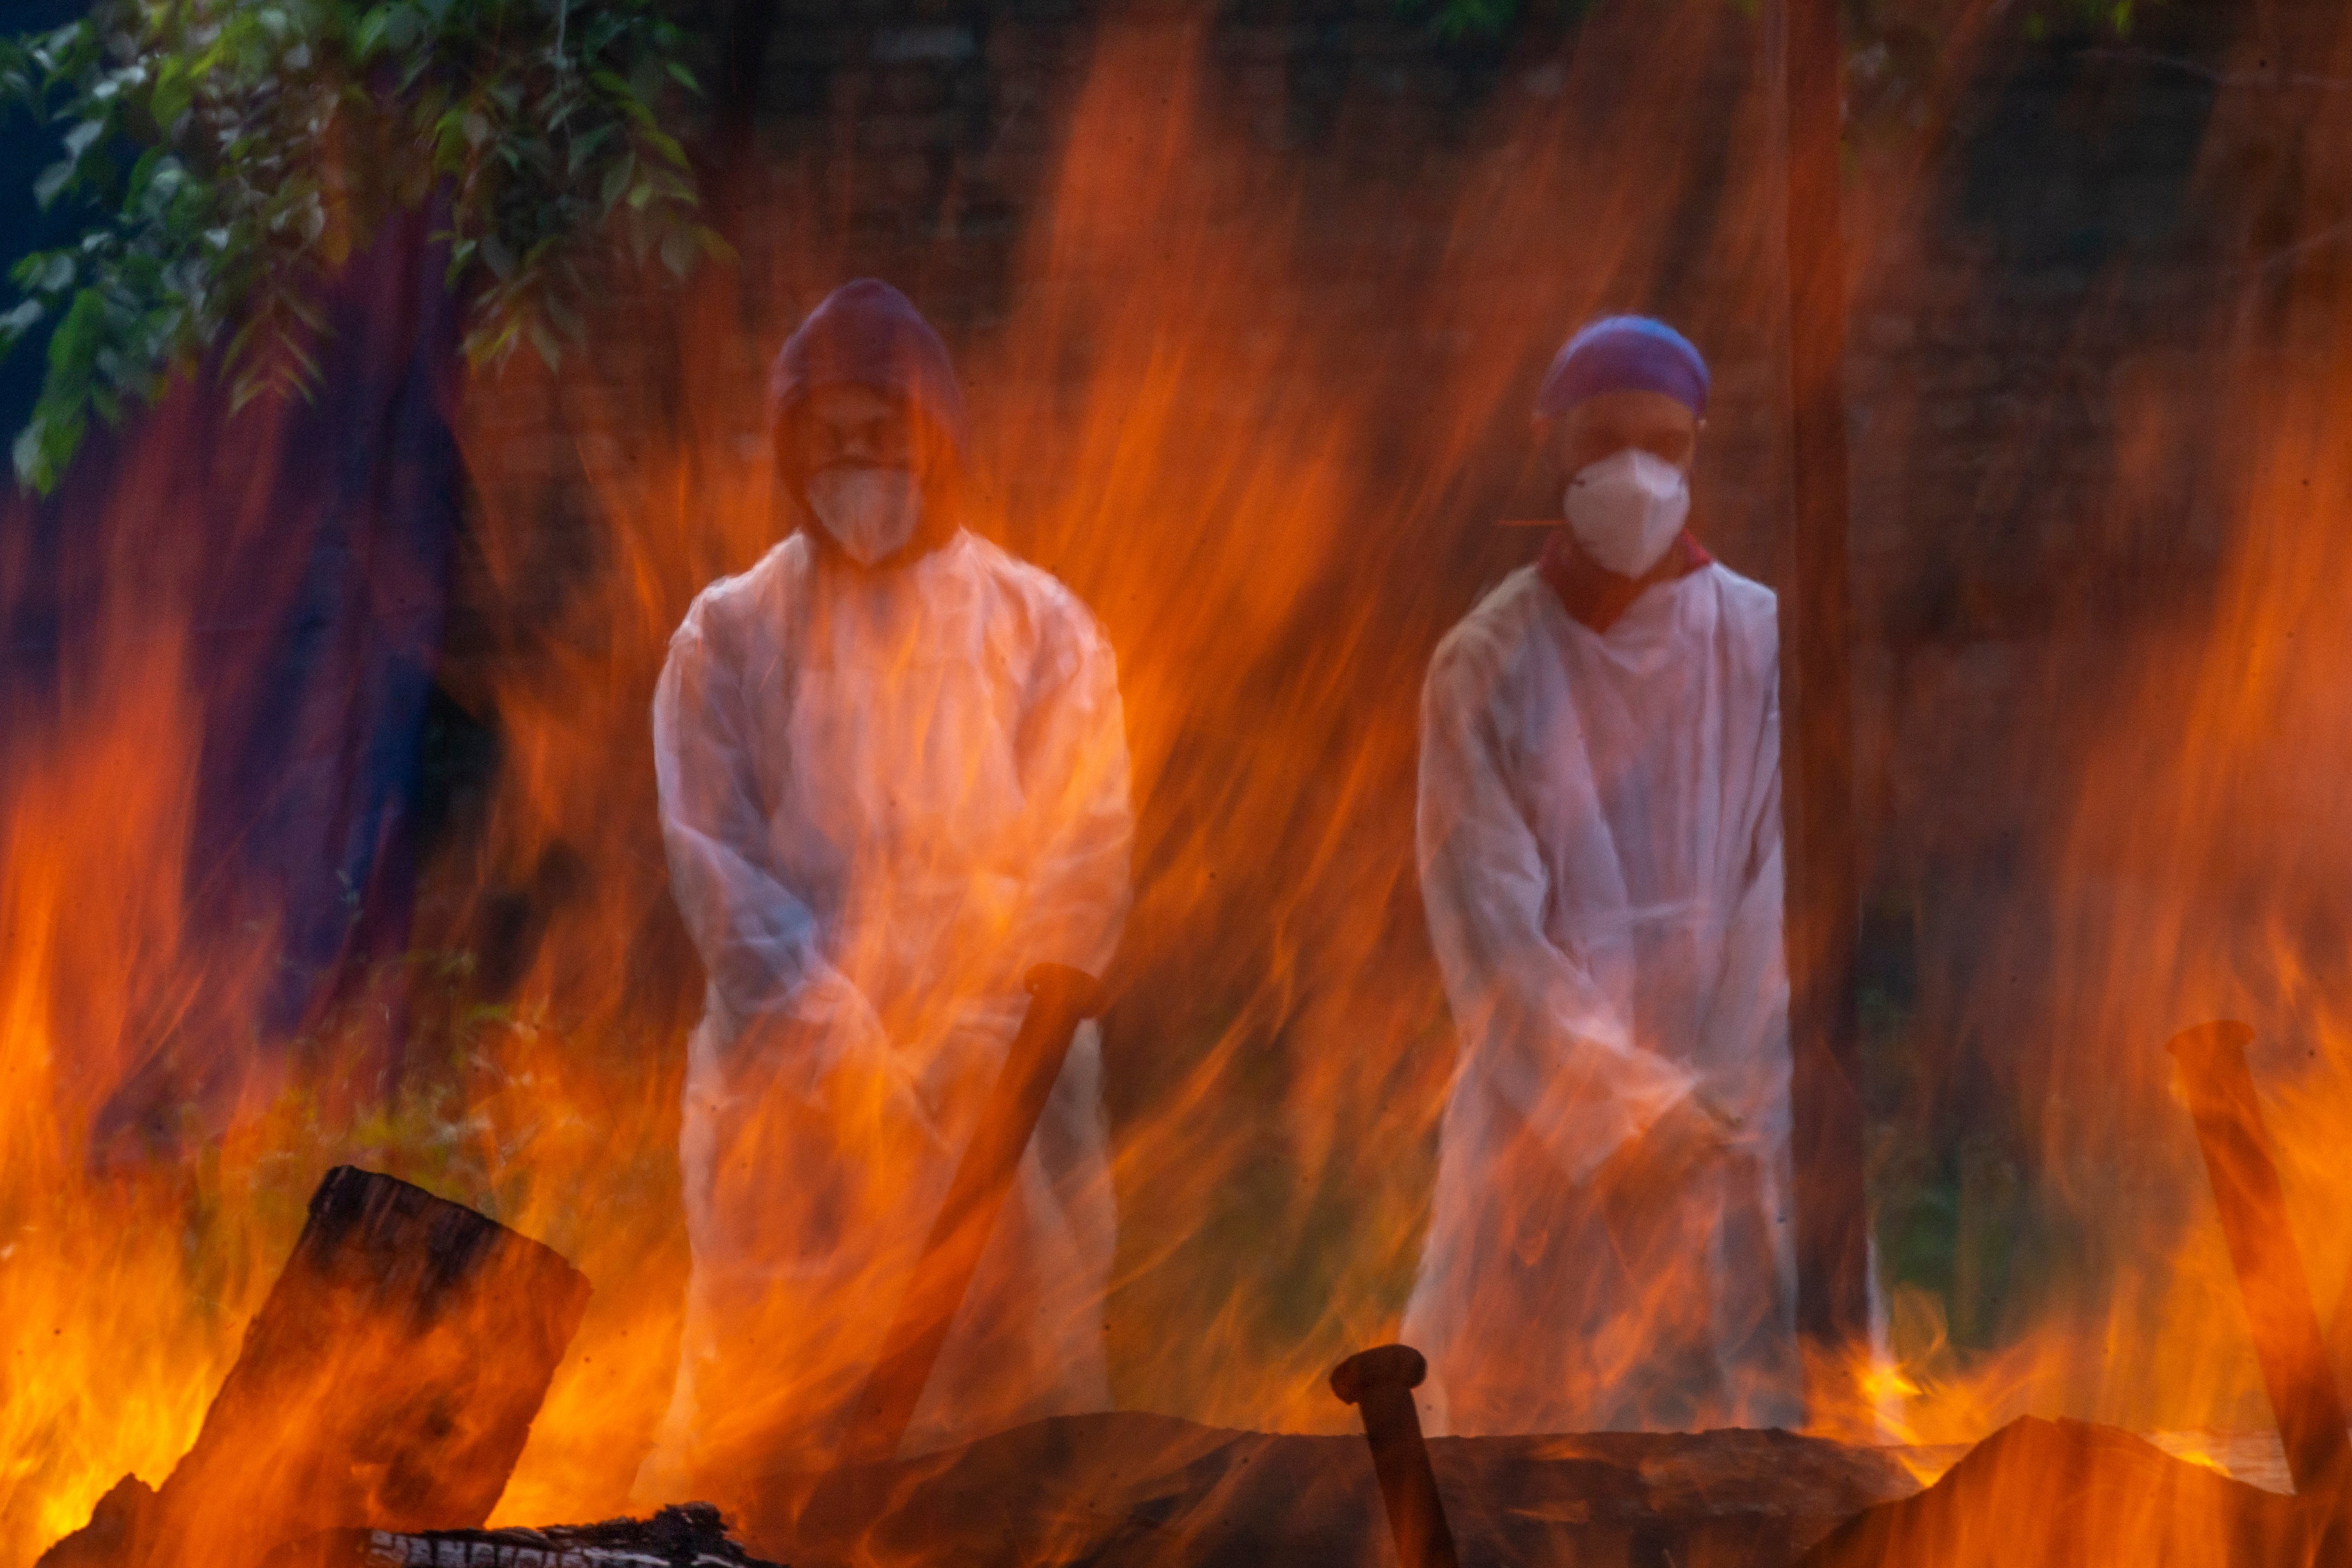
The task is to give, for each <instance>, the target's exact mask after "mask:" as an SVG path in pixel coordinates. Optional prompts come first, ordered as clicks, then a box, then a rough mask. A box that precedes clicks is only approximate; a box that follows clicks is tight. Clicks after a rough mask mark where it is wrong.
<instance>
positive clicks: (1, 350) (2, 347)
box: [0, 300, 47, 358]
mask: <svg viewBox="0 0 2352 1568" xmlns="http://www.w3.org/2000/svg"><path fill="white" fill-rule="evenodd" d="M46 314H47V311H46V310H43V309H42V308H41V302H40V301H39V300H25V301H24V302H23V303H22V304H20V305H18V306H17V307H16V309H15V310H10V311H7V312H6V313H5V314H0V358H5V357H6V356H7V353H8V351H9V350H11V349H13V348H15V347H16V343H17V341H18V340H19V339H21V338H23V337H24V335H25V334H26V332H29V331H32V330H33V329H34V328H35V327H37V326H39V325H40V324H41V318H42V317H43V316H44V315H46Z"/></svg>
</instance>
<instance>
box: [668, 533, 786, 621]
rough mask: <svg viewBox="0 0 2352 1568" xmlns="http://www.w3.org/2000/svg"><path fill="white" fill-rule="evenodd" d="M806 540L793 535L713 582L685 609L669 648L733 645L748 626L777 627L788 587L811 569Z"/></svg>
mask: <svg viewBox="0 0 2352 1568" xmlns="http://www.w3.org/2000/svg"><path fill="white" fill-rule="evenodd" d="M808 553H809V551H808V541H807V540H805V539H803V538H802V537H801V536H800V535H799V534H797V533H795V534H793V536H792V537H790V538H788V539H785V540H783V541H782V542H779V543H777V544H776V545H774V546H773V547H772V548H771V549H770V550H769V552H767V553H766V554H765V555H762V556H761V557H760V559H759V560H758V561H757V562H755V563H752V564H751V566H750V567H748V568H746V569H745V570H743V571H741V572H735V573H730V574H728V575H726V576H724V577H720V578H719V579H717V580H716V581H714V582H712V583H711V584H709V585H708V586H706V587H705V588H704V589H703V590H702V592H700V593H699V594H697V595H695V596H694V603H693V604H691V605H688V606H687V611H686V618H685V619H684V620H682V621H680V622H679V623H678V627H677V631H676V632H675V633H673V634H672V635H671V637H670V646H671V647H673V648H676V647H679V646H680V645H681V644H684V643H688V642H699V643H703V644H708V645H716V646H717V647H721V648H728V647H734V646H735V645H736V643H737V642H738V641H739V640H740V636H741V633H742V631H743V629H744V628H745V627H746V626H751V625H755V624H766V625H772V624H774V620H775V617H776V614H777V610H778V607H779V605H780V604H781V601H782V598H783V597H784V595H785V592H786V589H787V587H788V585H789V584H791V583H792V582H793V580H795V579H796V578H797V577H799V576H800V575H801V574H804V573H805V572H806V571H807V570H808Z"/></svg>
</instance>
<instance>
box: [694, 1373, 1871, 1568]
mask: <svg viewBox="0 0 2352 1568" xmlns="http://www.w3.org/2000/svg"><path fill="white" fill-rule="evenodd" d="M1428 1451H1429V1458H1430V1462H1431V1464H1432V1465H1433V1468H1434V1471H1435V1478H1436V1482H1437V1485H1438V1488H1439V1489H1440V1490H1441V1491H1442V1492H1443V1493H1444V1499H1445V1509H1446V1517H1447V1519H1448V1521H1450V1523H1451V1525H1452V1529H1453V1535H1454V1541H1455V1542H1456V1544H1457V1546H1458V1549H1459V1553H1460V1560H1461V1561H1462V1562H1464V1563H1477V1564H1479V1565H1480V1568H1509V1565H1514V1564H1525V1565H1526V1568H1559V1565H1561V1564H1565V1563H1625V1564H1634V1565H1638V1568H1661V1565H1663V1564H1664V1563H1685V1564H1687V1563H1706V1564H1709V1565H1710V1568H1786V1565H1787V1564H1790V1563H1794V1562H1795V1561H1796V1560H1797V1558H1798V1557H1799V1556H1800V1555H1801V1554H1802V1553H1803V1552H1804V1551H1805V1550H1806V1549H1807V1548H1808V1547H1810V1546H1811V1545H1812V1544H1813V1543H1814V1542H1818V1541H1819V1540H1821V1539H1822V1537H1823V1536H1825V1535H1827V1534H1828V1533H1829V1532H1830V1531H1832V1530H1834V1529H1835V1528H1837V1526H1838V1525H1839V1524H1840V1523H1842V1522H1843V1521H1844V1520H1846V1519H1847V1518H1849V1517H1850V1516H1852V1515H1853V1513H1855V1512H1856V1511H1857V1510H1861V1509H1864V1508H1866V1507H1869V1506H1871V1505H1872V1504H1874V1503H1881V1502H1885V1501H1888V1500H1892V1499H1895V1498H1900V1497H1904V1496H1906V1495H1908V1494H1909V1493H1911V1492H1913V1491H1916V1489H1917V1487H1918V1483H1917V1482H1916V1480H1915V1479H1912V1476H1911V1474H1910V1472H1909V1471H1908V1470H1907V1469H1906V1468H1904V1466H1903V1465H1902V1464H1901V1463H1900V1462H1898V1460H1897V1459H1896V1458H1895V1457H1894V1456H1892V1455H1890V1454H1887V1453H1885V1452H1883V1451H1881V1450H1877V1449H1872V1448H1855V1447H1844V1446H1843V1445H1840V1444H1837V1443H1832V1442H1829V1441H1826V1440H1822V1439H1819V1438H1811V1437H1801V1436H1794V1435H1792V1434H1790V1433H1786V1432H1707V1433H1696V1434H1689V1433H1655V1434H1648V1433H1631V1432H1626V1433H1595V1434H1588V1435H1580V1436H1543V1437H1434V1438H1431V1439H1429V1440H1428ZM816 1479H817V1478H816V1477H814V1476H813V1475H806V1474H800V1475H780V1476H776V1477H773V1478H772V1479H771V1480H770V1481H769V1482H768V1483H767V1484H766V1485H765V1486H763V1487H761V1488H759V1489H755V1490H754V1492H753V1493H752V1495H751V1496H750V1497H748V1498H746V1499H745V1500H742V1501H741V1502H740V1504H738V1505H737V1507H738V1510H739V1511H740V1533H741V1536H742V1539H743V1540H744V1542H746V1544H747V1545H748V1546H749V1547H750V1548H751V1550H752V1551H755V1552H761V1553H764V1554H765V1555H767V1556H770V1557H773V1558H776V1559H778V1560H780V1561H786V1562H791V1563H794V1564H797V1565H799V1568H818V1565H822V1564H827V1563H850V1562H913V1561H923V1562H939V1563H948V1562H1019V1563H1024V1564H1028V1565H1031V1568H1050V1565H1054V1564H1071V1565H1073V1568H1075V1565H1076V1564H1079V1563H1086V1564H1090V1565H1093V1568H1128V1565H1135V1568H1141V1565H1144V1564H1151V1565H1155V1568H1158V1565H1165V1568H1226V1565H1232V1568H1242V1565H1244V1564H1247V1565H1249V1568H1259V1565H1262V1564H1265V1563H1283V1564H1285V1565H1286V1568H1325V1565H1328V1568H1363V1565H1364V1564H1366V1563H1393V1562H1394V1561H1395V1552H1394V1548H1393V1547H1392V1546H1391V1544H1390V1541H1389V1534H1390V1531H1389V1526H1388V1523H1387V1521H1386V1518H1385V1515H1384V1510H1383V1505H1382V1500H1381V1490H1380V1487H1379V1484H1378V1482H1377V1480H1376V1479H1375V1476H1374V1474H1373V1468H1372V1467H1371V1466H1370V1465H1367V1464H1366V1463H1365V1462H1364V1440H1363V1439H1362V1438H1360V1437H1357V1436H1328V1437H1327V1436H1272V1435H1268V1434H1264V1433H1255V1432H1234V1431H1221V1430H1217V1429H1214V1428H1211V1427H1205V1426H1194V1425H1192V1423H1190V1422H1186V1421H1180V1420H1176V1419H1174V1418H1172V1417H1169V1416H1162V1415H1145V1414H1142V1413H1139V1412H1118V1413H1112V1414H1105V1415H1072V1416H1063V1417H1058V1418H1056V1419H1054V1420H1050V1421H1041V1422H1037V1423H1034V1424H1033V1425H1030V1426H1021V1427H1016V1428H1014V1429H1013V1430H1012V1431H1009V1432H1002V1433H999V1434H997V1435H996V1436H992V1437H987V1438H983V1439H982V1440H981V1441H979V1442H976V1443H972V1444H969V1445H966V1446H964V1447H958V1448H951V1449H947V1450H944V1451H942V1452H940V1453H936V1454H929V1455H924V1456H922V1457H919V1458H910V1459H903V1460H898V1461H896V1462H893V1463H890V1464H887V1465H877V1466H869V1467H862V1468H860V1469H859V1470H858V1471H857V1473H856V1486H857V1489H858V1493H859V1496H860V1497H861V1498H862V1499H864V1500H866V1502H867V1504H868V1506H867V1507H866V1509H865V1510H862V1511H861V1512H860V1513H859V1514H858V1515H857V1516H856V1519H855V1520H854V1521H845V1520H844V1519H843V1518H842V1516H839V1515H832V1516H824V1515H822V1514H821V1515H819V1516H817V1517H811V1516H810V1515H809V1514H808V1513H807V1512H806V1511H805V1504H804V1500H805V1499H807V1497H808V1496H809V1494H810V1491H811V1489H813V1488H814V1484H815V1482H816ZM853 1525H854V1528H853V1527H852V1526H853Z"/></svg>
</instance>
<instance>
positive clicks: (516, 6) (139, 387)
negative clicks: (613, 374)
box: [0, 0, 719, 489]
mask: <svg viewBox="0 0 2352 1568" xmlns="http://www.w3.org/2000/svg"><path fill="white" fill-rule="evenodd" d="M682 42H683V39H682V36H681V34H680V33H679V31H678V29H677V27H675V26H672V25H671V24H670V23H669V22H667V20H665V19H664V18H663V17H662V16H660V15H659V14H658V12H657V10H656V6H655V5H654V4H653V3H652V0H594V3H593V4H591V3H588V0H390V3H385V4H373V5H362V4H352V3H350V0H97V4H96V5H94V7H93V9H92V10H91V12H90V14H89V16H87V17H85V18H83V19H82V20H80V21H79V22H76V23H73V24H71V25H70V26H65V27H61V28H59V29H58V30H57V31H55V32H53V33H49V34H47V35H46V36H39V37H24V38H16V39H5V40H0V98H5V99H13V100H17V101H20V102H23V103H26V104H27V105H29V106H30V107H31V108H32V109H33V110H34V111H35V112H36V113H37V114H40V115H43V116H45V117H47V118H48V119H49V120H50V121H53V122H55V123H57V124H58V125H60V126H62V127H63V131H62V134H61V138H60V146H61V151H62V156H61V157H60V158H59V159H58V161H57V162H56V163H52V164H51V165H50V166H49V167H48V168H47V169H46V170H45V171H44V172H43V173H42V174H41V175H40V177H39V179H38V181H37V183H36V186H35V194H36V195H37V197H38V198H39V199H40V201H41V202H42V204H43V205H49V204H51V203H54V202H57V201H58V200H61V199H66V198H68V197H72V198H79V199H85V200H89V201H91V202H93V203H96V204H100V205H99V207H98V210H99V212H100V216H98V217H97V218H95V219H94V220H93V221H92V222H91V224H90V225H89V226H88V227H87V228H86V229H85V230H84V232H83V233H82V234H81V235H80V237H79V238H78V239H77V240H76V241H75V242H73V243H72V244H69V245H66V246H62V247H58V248H57V249H54V250H47V251H42V252H38V253H36V254H34V255H32V256H29V257H26V258H25V259H24V260H23V261H22V262H20V263H19V264H18V265H17V267H16V271H15V274H14V279H15V281H16V285H17V288H18V289H20V290H21V292H22V293H23V296H24V298H23V300H22V301H21V302H20V303H18V304H17V305H16V307H15V308H14V309H13V310H8V311H7V312H5V314H0V353H7V352H8V351H9V350H10V349H11V348H13V347H14V346H15V344H16V342H19V341H20V340H22V339H23V338H24V336H25V335H26V333H27V332H29V331H32V330H34V329H35V328H36V327H37V326H38V325H40V324H41V323H42V322H44V321H54V322H55V323H56V330H55V331H54V333H53V334H52V336H51V338H50V340H49V354H48V365H47V374H46V376H45V379H44V381H43V384H42V388H41V394H40V398H39V401H38V402H37V404H36V405H35V407H34V411H33V416H32V419H31V422H30V423H29V424H28V425H27V426H26V429H25V430H24V432H23V433H22V434H21V435H20V436H18V437H17V438H16V447H15V453H14V456H15V461H16V473H17V475H18V477H19V478H20V479H22V480H23V481H25V482H26V483H27V484H30V485H33V486H35V487H36V488H38V489H48V488H50V487H51V486H53V485H55V484H56V482H57V480H58V477H59V476H60V475H61V474H62V473H63V471H64V469H65V467H66V464H67V463H68V460H69V459H70V458H72V456H73V453H74V451H75V450H76V448H77V447H79V444H80V441H81V438H82V436H83V434H84V432H85V431H86V429H87V428H88V425H89V417H90V416H91V415H92V414H93V413H94V414H96V415H97V416H100V417H102V418H105V419H107V420H110V421H111V420H116V419H120V418H121V416H122V415H123V413H124V412H125V411H126V410H127V409H128V408H129V407H131V406H132V405H135V404H137V403H139V402H142V401H145V400H148V399H152V397H153V396H154V395H156V393H157V392H158V391H159V389H160V388H161V387H162V386H163V384H164V383H165V382H166V381H167V380H168V379H169V378H170V377H171V376H172V375H173V374H175V373H178V372H181V371H183V370H185V369H187V368H188V367H190V366H192V365H193V364H194V363H195V362H196V361H197V360H199V359H200V358H201V357H202V356H203V355H204V353H205V352H206V351H207V350H208V349H209V348H211V347H212V346H213V345H214V344H215V342H217V341H218V340H219V339H220V338H221V337H222V336H223V334H224V333H226V334H227V337H228V341H227V344H226V351H225V353H224V354H223V356H222V357H223V374H225V375H226V377H227V378H228V379H229V382H230V385H231V400H232V403H233V404H234V405H236V406H242V405H244V404H245V403H246V402H247V401H248V400H250V399H251V398H253V397H255V396H257V395H261V394H264V393H278V394H301V393H305V392H307V391H308V390H309V389H310V386H311V385H312V384H313V383H314V382H315V380H316V377H317V374H318V362H317V357H316V345H317V342H318V338H319V333H320V331H321V325H322V324H321V320H320V311H319V309H318V305H317V298H318V286H319V284H320V280H321V279H323V278H325V277H326V276H328V275H329V274H331V272H332V271H333V270H334V269H335V268H338V267H339V266H341V263H342V262H343V260H344V259H345V258H347V257H348V256H349V255H351V254H352V252H353V251H354V250H356V249H358V248H360V247H363V246H365V245H366V244H367V243H368V241H369V238H370V237H371V236H372V234H373V232H374V230H375V228H376V226H378V224H379V223H380V222H381V221H382V220H383V218H384V217H385V216H388V215H389V214H391V213H392V212H394V211H396V210H399V209H404V208H408V209H414V208H416V207H419V206H422V205H425V204H427V203H428V202H431V201H435V200H436V194H437V195H438V198H439V199H441V200H443V201H445V202H446V213H447V215H448V228H447V230H446V236H445V237H446V238H447V239H448V241H449V243H450V264H449V283H450V285H451V287H453V288H464V289H467V290H469V291H470V307H471V309H470V313H469V316H468V326H467V339H466V352H467V356H468V358H469V359H470V360H472V361H473V362H474V363H477V364H479V363H485V362H493V361H498V360H500V359H503V358H504V357H505V356H507V355H508V354H510V353H512V352H513V351H514V350H515V349H516V348H517V347H518V346H520V345H521V344H522V343H525V342H528V343H530V346H531V347H532V348H533V349H535V350H536V351H537V352H538V353H540V354H541V356H543V357H544V358H545V359H546V360H547V362H548V363H549V364H550V365H553V364H554V363H557V362H558V361H559V359H560V358H561V356H562V349H563V344H564V343H565V342H567V341H569V342H578V341H579V340H580V338H581V335H582V331H583V327H582V317H581V304H582V295H583V290H584V289H585V287H586V284H585V279H584V277H583V262H584V261H585V260H586V258H587V256H588V253H589V252H590V251H591V250H592V249H593V248H595V247H602V246H604V245H606V244H609V243H612V242H614V241H616V240H617V241H619V242H621V243H623V244H625V245H626V246H628V247H630V248H631V249H632V250H634V252H635V254H636V255H637V256H638V257H639V258H645V257H646V256H647V255H649V254H652V253H655V252H658V253H659V255H660V257H661V258H662V260H663V262H664V263H665V264H666V265H667V267H668V268H670V269H671V270H672V271H673V272H676V273H677V274H679V275H680V276H683V275H684V274H685V272H686V271H687V270H688V268H690V267H691V265H692V264H693V262H694V260H695V259H696V258H697V257H698V255H700V254H702V253H705V252H713V251H716V250H718V249H719V240H718V239H717V237H715V236H714V235H712V234H711V233H710V232H709V230H708V229H706V228H704V227H702V226H700V225H699V224H698V223H697V222H696V221H695V195H694V188H693V184H692V182H691V180H690V178H689V176H688V167H687V162H686V156H685V153H684V152H683V150H682V149H681V148H680V147H679V145H678V143H677V140H676V139H675V138H674V137H672V136H671V135H669V134H668V133H667V132H665V131H664V130H663V129H662V127H661V123H660V121H659V120H658V118H657V116H656V108H657V106H658V105H659V103H660V102H661V101H662V99H663V95H664V94H665V93H667V92H670V91H675V90H678V89H684V90H688V91H691V90H694V89H695V83H694V79H693V78H692V77H691V75H689V74H688V71H687V68H686V67H685V66H684V65H683V64H682V63H681V62H680V60H679V58H678V52H679V47H680V45H681V43H682ZM125 163H128V165H129V166H128V167H127V168H125V167H124V164H125Z"/></svg>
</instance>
